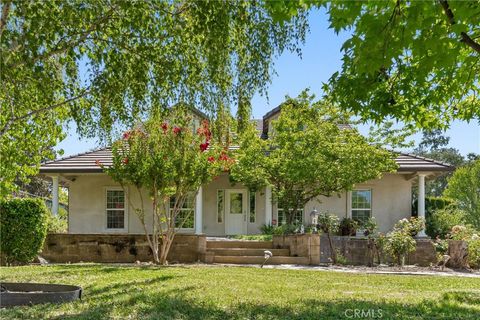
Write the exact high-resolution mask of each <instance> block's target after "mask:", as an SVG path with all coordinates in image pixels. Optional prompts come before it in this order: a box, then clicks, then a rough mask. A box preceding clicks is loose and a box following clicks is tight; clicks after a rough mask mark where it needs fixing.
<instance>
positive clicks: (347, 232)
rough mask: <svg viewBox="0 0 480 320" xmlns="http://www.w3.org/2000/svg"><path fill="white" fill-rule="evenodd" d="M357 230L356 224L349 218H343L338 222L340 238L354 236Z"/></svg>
mask: <svg viewBox="0 0 480 320" xmlns="http://www.w3.org/2000/svg"><path fill="white" fill-rule="evenodd" d="M357 228H358V222H357V221H355V220H353V219H351V218H343V219H342V220H341V221H340V235H341V236H355V234H356V232H357Z"/></svg>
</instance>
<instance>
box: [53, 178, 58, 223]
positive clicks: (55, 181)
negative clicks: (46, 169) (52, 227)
mask: <svg viewBox="0 0 480 320" xmlns="http://www.w3.org/2000/svg"><path fill="white" fill-rule="evenodd" d="M52 214H53V215H54V216H57V215H58V176H52Z"/></svg>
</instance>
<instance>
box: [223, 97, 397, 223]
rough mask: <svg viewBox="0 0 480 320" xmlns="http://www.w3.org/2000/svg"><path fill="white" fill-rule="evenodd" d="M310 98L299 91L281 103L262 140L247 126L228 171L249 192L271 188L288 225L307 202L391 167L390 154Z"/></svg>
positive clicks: (334, 111) (340, 114)
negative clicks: (233, 162)
mask: <svg viewBox="0 0 480 320" xmlns="http://www.w3.org/2000/svg"><path fill="white" fill-rule="evenodd" d="M314 98H315V97H314V96H311V95H309V93H308V91H304V92H303V93H301V94H300V95H299V96H298V97H297V98H296V99H291V98H288V99H287V100H286V101H285V102H284V103H282V105H281V112H280V116H279V117H278V119H276V120H272V122H271V124H272V131H271V132H270V133H269V137H268V139H267V140H262V139H261V138H260V137H259V136H258V133H257V131H256V130H255V128H254V127H253V126H249V128H246V130H245V131H244V132H243V133H242V134H240V138H239V145H240V149H239V150H238V151H237V152H236V153H235V158H236V160H237V161H236V163H235V166H233V167H232V170H231V176H232V179H233V180H235V181H239V182H242V183H244V184H245V185H246V186H248V187H249V188H250V189H253V190H256V189H259V188H261V187H263V186H265V185H271V186H273V193H274V197H275V198H276V200H277V202H278V204H279V207H281V208H283V209H284V210H285V212H286V213H287V222H288V223H290V224H291V223H293V219H294V216H295V211H296V210H297V208H303V207H304V206H305V204H306V203H308V202H309V201H310V200H313V199H316V198H318V196H320V195H323V196H332V195H335V194H338V193H340V192H343V191H345V190H350V189H352V188H353V186H354V184H356V183H361V182H364V181H367V180H370V179H376V178H379V177H381V175H382V174H383V173H384V172H390V171H394V170H395V169H396V168H397V165H396V163H395V161H394V160H393V155H392V154H391V153H390V152H388V151H386V150H383V149H381V148H378V147H376V146H372V145H370V144H369V143H368V141H367V140H366V139H365V138H364V137H363V136H362V135H361V134H360V133H359V132H358V131H357V130H356V129H354V128H352V129H342V128H340V127H339V125H340V124H345V123H347V122H348V119H349V115H348V114H346V113H344V112H341V111H340V110H339V109H338V108H336V107H334V106H331V105H329V104H328V103H327V102H325V101H316V102H314Z"/></svg>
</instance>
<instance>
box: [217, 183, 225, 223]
mask: <svg viewBox="0 0 480 320" xmlns="http://www.w3.org/2000/svg"><path fill="white" fill-rule="evenodd" d="M219 192H221V193H222V194H223V208H222V214H221V215H220V212H219V210H218V209H219V208H218V193H219ZM225 197H226V192H225V189H217V192H216V193H215V198H216V201H215V206H216V210H215V212H216V213H217V215H216V216H215V221H217V224H224V223H225ZM220 216H221V217H222V221H218V217H220Z"/></svg>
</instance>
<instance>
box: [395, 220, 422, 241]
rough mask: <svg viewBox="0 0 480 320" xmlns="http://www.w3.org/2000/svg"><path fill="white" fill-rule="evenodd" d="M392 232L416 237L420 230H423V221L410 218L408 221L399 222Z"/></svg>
mask: <svg viewBox="0 0 480 320" xmlns="http://www.w3.org/2000/svg"><path fill="white" fill-rule="evenodd" d="M393 229H394V231H402V232H403V231H405V232H407V233H409V234H410V235H411V236H412V237H414V236H416V235H417V234H418V233H419V232H420V231H421V230H424V229H425V220H424V219H423V218H417V217H411V218H409V219H406V218H404V219H401V220H399V221H398V222H397V223H396V224H395V226H394V227H393Z"/></svg>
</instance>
